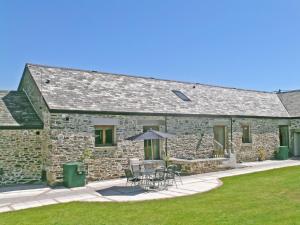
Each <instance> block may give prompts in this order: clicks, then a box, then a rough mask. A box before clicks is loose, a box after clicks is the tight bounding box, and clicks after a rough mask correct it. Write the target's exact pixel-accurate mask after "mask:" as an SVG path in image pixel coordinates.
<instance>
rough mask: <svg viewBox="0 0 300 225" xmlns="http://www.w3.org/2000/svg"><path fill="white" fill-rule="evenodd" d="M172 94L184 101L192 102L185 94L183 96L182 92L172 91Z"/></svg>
mask: <svg viewBox="0 0 300 225" xmlns="http://www.w3.org/2000/svg"><path fill="white" fill-rule="evenodd" d="M172 92H173V93H174V94H175V95H177V97H178V98H180V99H181V100H182V101H186V102H187V101H191V99H189V98H188V97H187V96H186V95H185V94H183V93H182V92H181V91H177V90H172Z"/></svg>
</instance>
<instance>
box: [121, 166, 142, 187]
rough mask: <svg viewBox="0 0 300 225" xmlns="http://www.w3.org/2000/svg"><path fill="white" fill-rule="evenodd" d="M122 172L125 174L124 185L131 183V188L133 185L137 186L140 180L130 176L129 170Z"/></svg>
mask: <svg viewBox="0 0 300 225" xmlns="http://www.w3.org/2000/svg"><path fill="white" fill-rule="evenodd" d="M124 172H125V176H126V179H127V182H126V185H127V184H128V183H131V186H133V185H134V186H135V185H136V184H139V182H140V179H139V178H138V177H135V176H134V175H133V174H132V172H131V170H129V169H126V170H124Z"/></svg>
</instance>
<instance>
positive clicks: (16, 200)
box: [0, 159, 300, 212]
mask: <svg viewBox="0 0 300 225" xmlns="http://www.w3.org/2000/svg"><path fill="white" fill-rule="evenodd" d="M296 165H300V160H298V159H289V160H285V161H272V160H267V161H263V162H249V163H242V164H238V168H236V169H231V170H226V171H219V172H213V173H205V174H199V175H193V176H186V177H182V182H183V184H180V182H178V187H177V188H176V187H175V186H171V187H169V188H168V190H163V191H149V192H146V191H144V190H142V189H141V188H139V187H135V188H132V187H130V186H126V180H125V179H115V180H109V181H100V182H93V183H89V184H88V185H86V186H85V187H81V188H70V189H68V188H64V187H58V188H50V187H47V186H43V185H25V186H16V187H6V188H0V212H7V211H14V210H20V209H26V208H32V207H38V206H44V205H51V204H57V203H64V202H72V201H90V202H122V201H142V200H153V199H164V198H174V197H178V196H185V195H191V194H196V193H202V192H206V191H209V190H212V189H214V188H217V187H219V186H221V185H222V182H221V181H220V180H219V178H222V177H228V176H236V175H241V174H247V173H253V172H258V171H265V170H270V169H275V168H282V167H288V166H296Z"/></svg>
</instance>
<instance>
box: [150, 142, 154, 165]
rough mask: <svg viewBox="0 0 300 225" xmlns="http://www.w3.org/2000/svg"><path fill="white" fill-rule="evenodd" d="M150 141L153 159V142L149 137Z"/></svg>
mask: <svg viewBox="0 0 300 225" xmlns="http://www.w3.org/2000/svg"><path fill="white" fill-rule="evenodd" d="M150 142H151V152H152V160H154V157H153V155H154V154H153V142H152V139H151V141H150Z"/></svg>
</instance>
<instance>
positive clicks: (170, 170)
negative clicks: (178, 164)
mask: <svg viewBox="0 0 300 225" xmlns="http://www.w3.org/2000/svg"><path fill="white" fill-rule="evenodd" d="M166 181H167V184H168V185H170V181H171V182H172V184H174V183H175V186H176V188H177V183H176V179H175V171H174V170H173V168H172V167H170V168H169V167H168V168H167V170H166Z"/></svg>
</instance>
